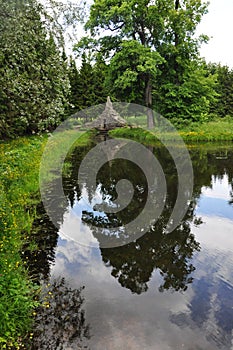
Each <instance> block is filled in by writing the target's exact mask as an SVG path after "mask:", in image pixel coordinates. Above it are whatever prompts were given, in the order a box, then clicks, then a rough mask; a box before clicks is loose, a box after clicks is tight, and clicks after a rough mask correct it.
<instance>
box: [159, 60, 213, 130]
mask: <svg viewBox="0 0 233 350" xmlns="http://www.w3.org/2000/svg"><path fill="white" fill-rule="evenodd" d="M216 78H217V77H216V75H212V74H210V73H209V72H208V71H207V70H206V69H205V64H204V63H203V62H202V61H199V62H198V61H194V60H193V61H191V62H190V63H189V66H187V67H186V69H185V71H184V74H183V77H182V83H179V84H173V83H172V82H170V81H168V82H164V80H163V77H162V76H161V77H159V79H158V80H159V84H158V85H157V87H156V89H155V91H154V96H155V101H156V102H155V104H154V108H155V109H158V110H159V111H160V113H161V114H162V115H163V116H164V117H166V118H168V119H171V121H172V122H173V124H175V125H176V126H179V125H181V126H184V125H188V124H190V122H194V121H199V122H203V121H206V120H207V119H208V115H209V110H210V105H211V104H213V103H214V102H215V101H216V98H217V93H216V91H215V87H216Z"/></svg>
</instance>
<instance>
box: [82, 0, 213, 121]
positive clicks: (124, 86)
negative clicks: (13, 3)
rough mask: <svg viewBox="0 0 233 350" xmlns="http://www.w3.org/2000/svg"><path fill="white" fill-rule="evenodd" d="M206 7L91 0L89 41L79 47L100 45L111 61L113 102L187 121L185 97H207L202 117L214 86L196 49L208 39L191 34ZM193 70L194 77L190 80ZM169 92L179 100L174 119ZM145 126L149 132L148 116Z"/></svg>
mask: <svg viewBox="0 0 233 350" xmlns="http://www.w3.org/2000/svg"><path fill="white" fill-rule="evenodd" d="M207 6H208V4H207V3H204V2H203V1H202V0H154V1H151V0H130V1H125V0H95V1H94V4H93V5H92V6H91V11H90V17H89V20H88V21H87V23H86V29H87V30H90V33H91V36H92V39H91V40H89V42H88V40H87V39H86V38H84V39H83V40H82V41H81V43H80V45H82V44H84V46H86V47H90V42H92V43H93V44H94V45H93V47H94V50H96V45H97V44H99V48H98V50H101V52H102V53H103V54H104V55H105V56H106V57H107V56H108V57H110V65H109V68H110V69H109V72H110V82H111V86H112V90H113V91H114V92H115V94H116V97H118V98H122V96H125V97H126V98H127V99H128V100H129V101H133V102H138V103H142V101H143V103H144V104H145V105H146V106H147V107H149V108H151V107H153V108H155V109H157V110H158V111H159V112H160V113H161V112H162V113H163V114H164V115H165V116H167V117H173V115H174V113H175V114H176V115H180V117H184V118H186V117H187V118H189V117H190V115H193V113H194V112H195V108H194V109H192V111H190V113H188V114H187V115H186V111H187V109H186V107H187V103H186V102H185V101H187V95H188V97H189V98H190V99H192V95H195V97H196V96H197V95H198V94H199V95H200V93H202V94H203V93H204V92H205V91H206V93H207V95H206V103H204V102H203V101H204V99H203V98H202V99H203V101H202V102H201V106H203V110H202V109H201V108H199V109H198V110H196V112H195V113H196V114H205V113H206V111H207V110H208V106H209V101H208V97H209V96H210V94H211V93H210V90H211V89H212V87H213V84H214V81H213V82H212V81H211V79H209V77H207V76H206V72H203V69H202V68H201V69H200V70H199V68H200V67H201V66H202V64H201V63H200V62H199V59H198V56H199V52H198V51H199V45H200V43H201V42H202V41H207V40H208V38H207V37H206V36H204V35H202V36H200V37H199V38H197V37H195V32H196V28H197V25H198V24H199V23H200V21H201V19H202V16H203V15H204V14H205V13H206V12H207ZM98 35H99V38H98V39H97V40H96V41H95V40H93V38H94V37H95V36H96V37H97V36H98ZM87 43H88V45H87ZM194 62H195V64H194ZM194 66H195V72H197V74H196V75H195V74H192V72H193V69H194ZM202 73H203V74H202ZM205 78H208V79H209V80H208V79H207V80H205ZM208 83H211V84H210V85H211V88H210V90H209V91H208V89H206V88H205V87H206V86H207V85H208ZM187 90H189V92H187ZM169 92H171V94H172V95H173V96H174V98H175V99H177V103H176V106H174V111H173V112H172V113H171V111H170V110H169V109H170V105H171V101H169ZM142 96H143V97H142ZM152 96H154V100H152ZM201 97H203V96H201ZM167 99H168V100H167ZM197 100H198V99H197V98H195V99H194V100H193V101H194V103H197V104H198V103H199V101H197ZM185 104H186V105H185ZM194 119H195V118H194ZM148 126H153V116H152V115H150V114H149V115H148Z"/></svg>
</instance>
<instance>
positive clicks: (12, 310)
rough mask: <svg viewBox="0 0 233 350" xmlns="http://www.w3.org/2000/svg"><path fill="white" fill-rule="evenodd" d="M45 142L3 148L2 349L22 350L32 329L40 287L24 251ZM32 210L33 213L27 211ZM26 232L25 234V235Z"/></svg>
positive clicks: (0, 229)
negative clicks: (34, 280)
mask: <svg viewBox="0 0 233 350" xmlns="http://www.w3.org/2000/svg"><path fill="white" fill-rule="evenodd" d="M45 141H46V139H45V138H39V137H37V138H35V137H31V138H30V139H29V138H28V139H26V138H22V139H18V140H16V141H12V142H10V143H2V144H0V164H1V171H0V204H1V205H0V261H1V264H0V319H1V323H0V334H1V337H0V348H1V349H4V344H5V348H11V347H13V346H15V347H16V348H18V347H17V346H19V344H20V343H21V342H22V341H23V337H24V336H25V334H26V333H27V332H28V331H29V330H30V327H31V325H32V311H33V308H34V307H36V306H37V302H36V301H35V299H34V298H35V295H36V293H37V287H36V286H35V285H34V284H33V283H32V281H31V280H30V279H29V277H28V274H27V271H26V269H25V263H24V261H23V259H22V255H21V249H22V246H23V244H24V242H25V240H28V238H29V237H28V236H29V231H30V228H31V225H32V222H33V218H34V210H33V207H34V205H35V204H36V202H37V200H36V199H32V198H33V196H34V198H35V194H36V193H37V191H38V189H39V181H38V170H39V164H40V156H41V154H42V151H43V144H44V143H45ZM29 207H30V208H31V209H30V210H29V209H27V210H26V208H29ZM23 232H24V234H23Z"/></svg>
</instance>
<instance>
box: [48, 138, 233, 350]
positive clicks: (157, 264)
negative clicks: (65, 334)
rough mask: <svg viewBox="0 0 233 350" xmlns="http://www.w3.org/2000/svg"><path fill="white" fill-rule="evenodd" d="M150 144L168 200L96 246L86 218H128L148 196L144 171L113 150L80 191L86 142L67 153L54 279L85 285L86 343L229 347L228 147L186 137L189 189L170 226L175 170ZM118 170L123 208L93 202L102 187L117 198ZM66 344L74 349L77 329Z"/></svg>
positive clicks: (231, 199) (95, 349)
mask: <svg viewBox="0 0 233 350" xmlns="http://www.w3.org/2000/svg"><path fill="white" fill-rule="evenodd" d="M150 149H151V151H152V152H153V153H154V154H155V156H156V157H157V159H158V160H159V161H160V163H161V165H162V167H163V170H164V172H165V175H166V181H167V188H168V193H167V200H166V206H165V209H164V211H163V213H162V215H161V217H160V218H159V220H158V221H157V223H156V225H155V226H153V227H152V228H151V230H150V231H149V232H147V233H146V234H145V235H144V236H142V237H141V238H140V239H138V240H137V241H136V242H132V243H130V244H127V245H125V246H122V247H117V248H99V240H100V236H99V230H96V231H95V229H93V228H92V227H93V226H91V225H96V226H97V227H101V225H102V226H103V225H104V224H105V225H106V222H107V223H108V224H109V225H114V223H116V222H118V223H119V222H121V223H126V222H128V221H129V220H130V219H131V218H132V217H133V216H135V215H137V213H138V212H139V211H140V208H141V207H142V206H143V205H144V203H145V200H146V196H147V188H146V183H145V177H144V176H143V174H142V173H141V172H140V170H139V169H137V168H136V167H135V165H133V164H132V163H130V162H127V161H124V160H115V161H112V162H111V163H106V164H105V165H104V166H103V168H102V169H101V171H100V172H99V174H98V176H97V183H98V186H97V189H93V188H84V189H82V191H80V189H79V187H78V182H77V179H78V167H79V164H80V162H81V160H82V158H83V156H84V155H85V154H86V153H87V152H88V148H87V147H83V148H77V149H75V150H74V151H73V152H72V154H70V155H69V156H68V157H67V167H66V172H65V174H64V177H63V185H64V192H65V195H66V198H67V205H66V206H65V205H63V206H62V208H61V213H59V214H58V221H59V222H60V230H59V232H58V234H59V237H58V240H57V246H56V248H54V251H53V254H52V259H50V260H52V261H53V263H50V275H51V279H53V278H58V277H65V279H66V281H67V282H68V283H69V285H70V287H71V288H73V289H78V288H80V286H85V288H84V290H82V296H83V297H84V299H85V301H84V304H83V309H84V316H83V317H84V318H85V322H86V324H89V333H90V338H89V339H88V340H87V342H86V343H85V344H87V345H88V347H89V348H90V349H92V350H104V349H106V350H110V349H111V350H117V349H119V350H124V349H125V350H128V349H132V350H139V349H140V350H141V349H144V350H157V349H158V350H170V349H177V350H178V349H185V350H191V349H192V350H198V349H203V350H208V349H209V350H214V349H228V350H230V349H233V192H232V185H233V148H231V147H229V146H228V147H227V146H224V145H221V146H220V145H219V146H215V147H213V146H208V145H204V146H203V145H200V146H199V147H197V146H195V147H190V155H191V159H192V162H193V169H194V191H193V199H192V201H191V203H190V207H189V209H188V211H187V213H186V215H185V217H184V219H183V220H182V222H181V224H180V225H179V226H178V227H177V229H176V230H175V231H173V232H172V233H170V234H165V233H163V228H164V227H165V226H166V223H167V220H168V219H169V217H170V215H171V212H172V208H173V207H174V203H175V200H176V194H177V176H176V170H175V167H174V163H173V161H172V159H170V157H169V154H168V153H167V151H166V150H165V149H162V148H156V147H154V148H152V147H150ZM67 169H68V170H67ZM125 177H127V178H128V179H129V180H130V181H131V182H132V184H133V186H134V189H135V193H134V197H133V199H132V203H131V204H130V205H129V208H127V210H125V211H124V212H119V213H118V214H117V215H116V214H108V215H107V214H105V213H104V212H103V211H100V210H98V208H97V209H96V207H94V206H95V204H96V203H97V204H98V203H100V201H101V199H102V198H103V197H104V198H105V202H106V203H109V202H110V201H111V199H114V198H115V196H116V191H115V186H116V183H117V182H118V181H119V179H121V178H125ZM52 186H54V189H55V188H56V184H55V183H54V184H53V185H52ZM93 207H94V209H93ZM50 255H51V252H50ZM47 273H48V274H49V272H48V271H47ZM66 344H69V345H67V346H66V347H64V348H65V349H79V347H78V345H77V344H76V345H75V340H74V339H73V340H72V339H71V340H70V342H69V341H68V343H66ZM79 346H80V348H82V344H81V343H80V342H79Z"/></svg>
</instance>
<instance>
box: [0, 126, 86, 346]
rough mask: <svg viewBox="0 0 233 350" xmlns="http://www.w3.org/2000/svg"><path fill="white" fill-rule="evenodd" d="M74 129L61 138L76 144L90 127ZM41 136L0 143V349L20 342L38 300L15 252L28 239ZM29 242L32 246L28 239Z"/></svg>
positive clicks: (56, 151)
mask: <svg viewBox="0 0 233 350" xmlns="http://www.w3.org/2000/svg"><path fill="white" fill-rule="evenodd" d="M74 133H75V132H74V131H70V132H67V134H66V136H67V138H64V137H63V138H62V141H63V142H66V141H67V142H68V138H69V139H70V138H72V137H74V141H75V140H76V144H77V143H78V144H80V145H84V144H87V143H88V142H89V140H90V133H86V134H84V135H82V136H81V133H80V134H79V135H77V131H76V135H74ZM72 135H73V136H72ZM77 136H78V138H77ZM79 136H81V137H79ZM59 137H60V139H59ZM47 139H48V137H47V136H33V137H22V138H18V139H16V140H14V141H9V142H2V143H0V320H1V321H0V349H11V348H12V349H13V348H14V349H21V348H23V343H24V339H26V338H25V337H28V334H29V332H30V330H31V327H32V325H33V312H34V308H35V307H37V305H38V304H37V302H36V301H35V300H36V298H35V297H36V295H37V294H38V293H39V289H38V286H36V285H34V284H33V281H32V280H31V278H30V277H29V275H28V273H27V270H26V267H25V263H24V262H23V260H22V259H21V254H20V252H21V249H22V247H23V245H24V243H25V242H30V230H31V227H32V223H33V221H34V218H35V216H36V212H35V208H36V204H38V202H39V201H40V196H39V169H40V162H41V156H42V154H43V152H44V149H45V146H46V143H47ZM65 140H66V141H65ZM60 141H61V135H59V136H57V138H54V139H53V142H54V149H52V152H50V155H51V154H52V155H51V158H50V159H49V161H50V162H51V163H52V164H53V165H54V166H56V162H57V160H58V159H59V157H60V156H61V154H59V152H62V149H63V147H57V144H58V143H59V142H60ZM63 146H64V144H63ZM53 151H54V152H53ZM30 246H31V248H32V249H34V248H35V246H34V244H33V242H31V244H30Z"/></svg>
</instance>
